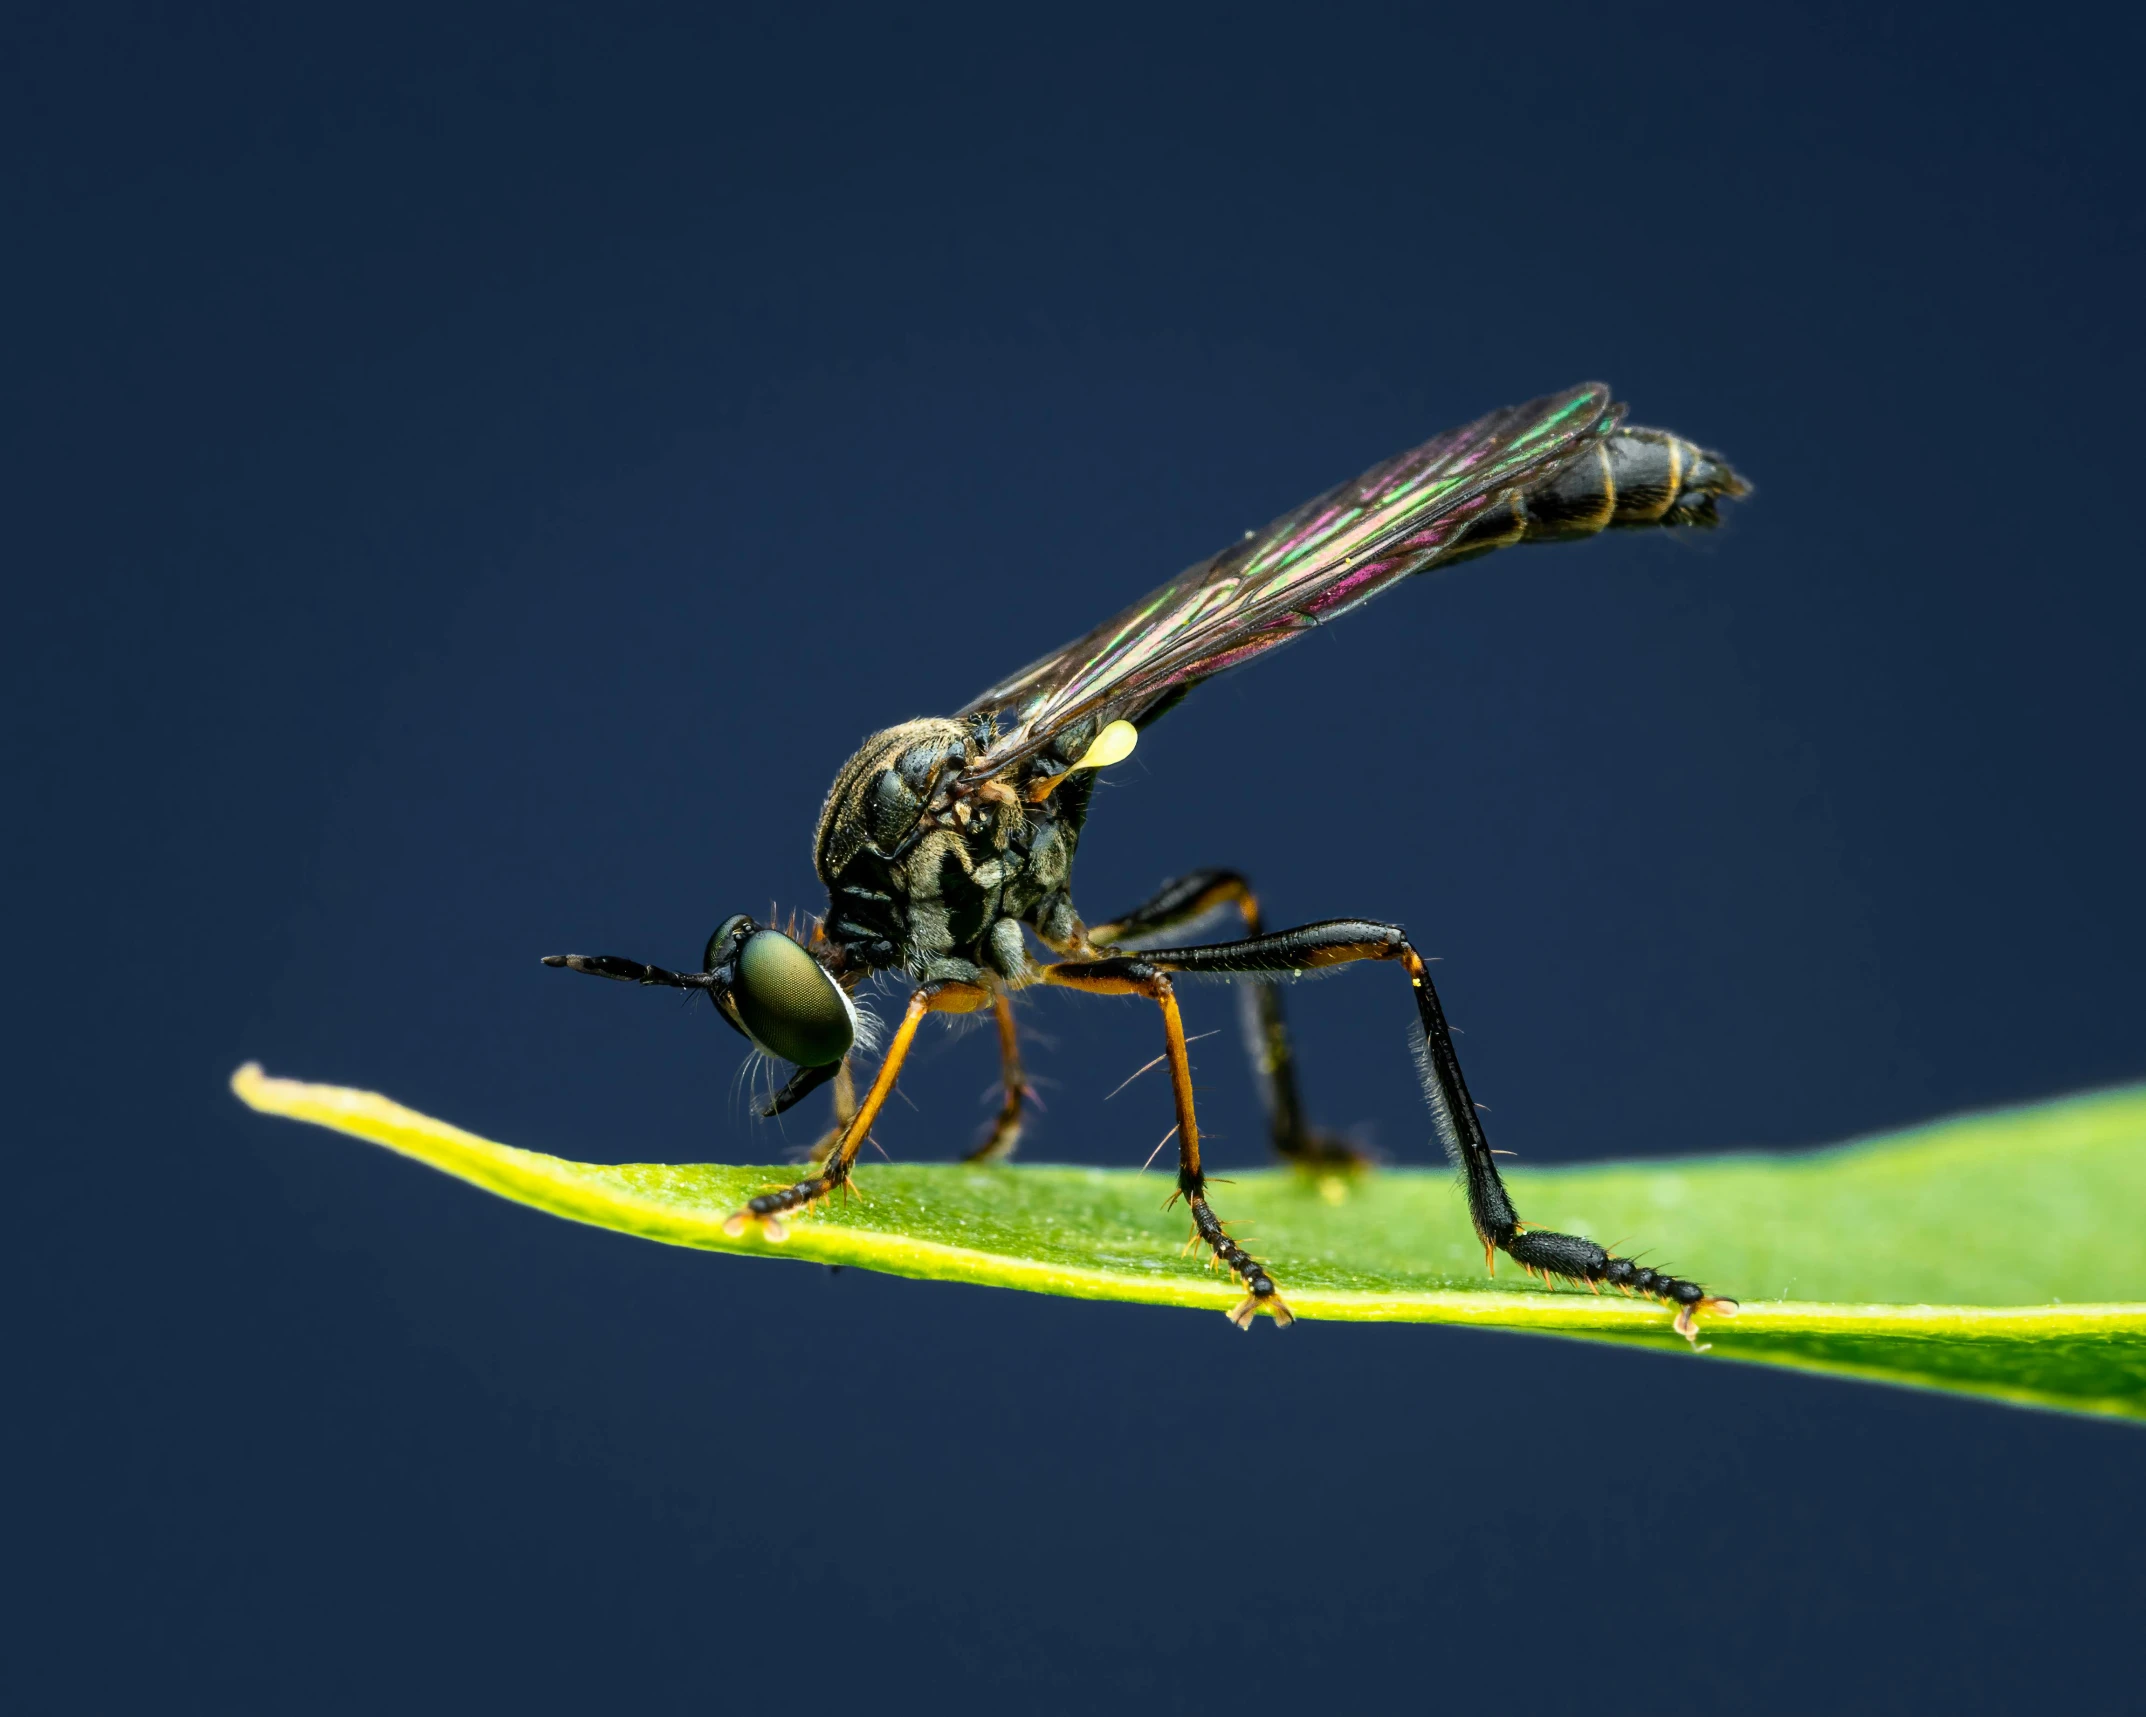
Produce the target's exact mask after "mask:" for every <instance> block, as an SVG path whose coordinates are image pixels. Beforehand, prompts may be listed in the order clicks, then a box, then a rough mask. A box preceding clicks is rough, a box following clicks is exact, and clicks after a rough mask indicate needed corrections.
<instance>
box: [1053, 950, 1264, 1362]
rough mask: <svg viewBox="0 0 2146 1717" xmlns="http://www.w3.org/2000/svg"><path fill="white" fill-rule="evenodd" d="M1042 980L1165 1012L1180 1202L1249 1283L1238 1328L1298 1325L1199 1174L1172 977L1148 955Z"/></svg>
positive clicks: (1069, 968)
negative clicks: (1132, 999)
mask: <svg viewBox="0 0 2146 1717" xmlns="http://www.w3.org/2000/svg"><path fill="white" fill-rule="evenodd" d="M1043 981H1044V982H1045V983H1047V984H1060V985H1063V986H1064V987H1065V988H1067V989H1072V990H1083V991H1085V992H1087V993H1088V994H1089V995H1092V996H1146V997H1148V998H1149V999H1150V1000H1152V1001H1154V1002H1156V1003H1157V1004H1159V1005H1160V1006H1161V1008H1162V1033H1163V1049H1164V1051H1165V1053H1166V1054H1167V1055H1168V1057H1169V1062H1170V1094H1171V1096H1172V1098H1173V1099H1174V1100H1175V1102H1176V1104H1177V1194H1176V1197H1173V1198H1172V1200H1171V1202H1172V1203H1173V1204H1174V1203H1176V1201H1177V1198H1182V1199H1184V1201H1185V1205H1186V1208H1188V1209H1189V1210H1190V1211H1191V1212H1192V1231H1193V1233H1194V1234H1195V1235H1197V1236H1198V1237H1199V1238H1200V1239H1201V1240H1203V1241H1205V1242H1206V1243H1207V1245H1208V1246H1209V1248H1210V1249H1212V1251H1213V1252H1214V1255H1215V1256H1216V1257H1217V1258H1219V1259H1220V1260H1221V1261H1222V1262H1223V1263H1225V1264H1227V1265H1228V1266H1229V1268H1230V1270H1231V1273H1232V1274H1234V1275H1235V1276H1236V1277H1237V1278H1238V1280H1240V1281H1241V1282H1243V1283H1244V1286H1245V1297H1244V1300H1243V1303H1242V1304H1240V1305H1239V1306H1237V1307H1236V1309H1235V1310H1233V1311H1232V1312H1231V1313H1230V1314H1229V1319H1230V1322H1231V1323H1233V1324H1235V1325H1236V1326H1237V1327H1238V1328H1239V1329H1250V1328H1251V1327H1252V1318H1253V1316H1254V1314H1255V1313H1257V1312H1259V1311H1261V1310H1262V1309H1264V1310H1265V1311H1266V1312H1268V1313H1269V1314H1270V1315H1271V1316H1272V1317H1273V1319H1274V1321H1275V1322H1276V1323H1278V1324H1290V1323H1294V1322H1295V1321H1296V1320H1295V1318H1294V1316H1293V1315H1292V1314H1291V1312H1290V1310H1289V1307H1288V1306H1287V1305H1286V1304H1285V1303H1284V1302H1283V1299H1282V1296H1281V1295H1280V1294H1279V1293H1278V1292H1276V1291H1275V1286H1274V1278H1273V1277H1272V1276H1270V1275H1268V1274H1267V1272H1266V1271H1265V1270H1264V1269H1263V1268H1262V1267H1261V1265H1260V1263H1259V1260H1258V1259H1256V1258H1254V1257H1253V1256H1252V1255H1251V1253H1249V1252H1247V1251H1246V1250H1245V1249H1244V1248H1243V1247H1242V1246H1240V1245H1238V1244H1237V1242H1236V1241H1234V1240H1232V1239H1231V1238H1230V1237H1229V1232H1228V1230H1227V1229H1225V1228H1224V1227H1223V1226H1222V1220H1221V1218H1220V1217H1218V1216H1216V1215H1215V1213H1214V1211H1213V1209H1212V1208H1210V1207H1209V1205H1208V1202H1207V1177H1206V1176H1205V1175H1204V1174H1203V1173H1201V1171H1200V1123H1199V1120H1198V1118H1197V1117H1196V1116H1195V1115H1194V1114H1193V1107H1192V1062H1191V1060H1190V1058H1189V1057H1188V1056H1187V1055H1186V1054H1185V1024H1184V1021H1183V1020H1182V1019H1181V1018H1180V1017H1179V1015H1178V1011H1177V995H1176V992H1175V991H1174V990H1173V989H1172V988H1171V985H1170V979H1169V975H1168V974H1167V973H1164V972H1159V971H1157V970H1156V969H1155V968H1154V967H1153V966H1152V965H1149V964H1148V963H1147V960H1146V957H1145V956H1143V955H1137V954H1136V955H1128V956H1125V957H1123V958H1119V959H1109V960H1068V961H1065V962H1063V963H1061V964H1059V965H1055V966H1046V967H1044V968H1043Z"/></svg>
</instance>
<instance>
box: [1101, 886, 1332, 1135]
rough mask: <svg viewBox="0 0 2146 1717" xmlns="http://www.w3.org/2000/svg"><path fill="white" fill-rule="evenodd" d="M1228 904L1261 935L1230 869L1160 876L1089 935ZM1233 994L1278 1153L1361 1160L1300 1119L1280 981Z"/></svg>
mask: <svg viewBox="0 0 2146 1717" xmlns="http://www.w3.org/2000/svg"><path fill="white" fill-rule="evenodd" d="M1232 906H1234V907H1235V908H1236V909H1237V912H1238V914H1239V916H1240V917H1242V919H1243V920H1244V928H1245V934H1246V935H1248V936H1254V937H1256V936H1258V935H1259V933H1260V922H1259V897H1258V896H1257V895H1255V894H1254V893H1253V892H1252V885H1251V884H1250V883H1249V882H1247V881H1246V880H1245V879H1244V877H1243V876H1241V875H1240V874H1239V873H1237V872H1236V871H1233V870H1196V871H1192V872H1189V873H1188V874H1186V875H1184V876H1180V877H1174V878H1172V879H1171V880H1170V881H1168V882H1166V883H1164V884H1163V885H1162V887H1161V888H1159V889H1157V890H1156V891H1155V896H1154V898H1153V899H1151V900H1147V901H1143V902H1142V903H1141V904H1140V905H1138V906H1136V907H1134V908H1133V909H1132V911H1130V912H1128V913H1126V914H1125V915H1124V916H1123V917H1120V918H1114V919H1112V920H1111V921H1110V922H1109V923H1107V924H1103V925H1099V926H1097V927H1096V928H1094V929H1091V930H1090V931H1089V932H1088V939H1089V940H1090V941H1091V942H1094V943H1096V944H1098V945H1100V946H1106V947H1107V946H1111V945H1114V944H1117V943H1123V942H1137V941H1140V940H1142V939H1144V938H1146V937H1149V936H1155V935H1160V934H1161V933H1162V932H1163V931H1165V930H1174V929H1176V928H1177V927H1178V926H1179V925H1181V924H1191V923H1194V922H1196V921H1198V920H1199V919H1202V918H1205V917H1207V916H1208V915H1209V914H1210V913H1213V912H1216V911H1219V910H1221V909H1223V908H1226V907H1232ZM1237 994H1238V997H1239V1001H1240V1005H1241V1006H1242V1008H1243V1010H1244V1019H1243V1024H1244V1041H1245V1051H1246V1053H1247V1054H1248V1055H1249V1056H1250V1057H1251V1060H1252V1070H1253V1072H1254V1073H1255V1074H1256V1075H1257V1076H1258V1079H1259V1095H1260V1100H1261V1101H1262V1102H1263V1103H1264V1104H1265V1105H1266V1110H1267V1129H1268V1134H1269V1136H1270V1137H1271V1138H1272V1140H1273V1142H1274V1149H1275V1153H1276V1154H1277V1155H1278V1156H1280V1157H1281V1158H1282V1159H1283V1160H1284V1161H1285V1162H1292V1163H1296V1164H1299V1165H1300V1166H1302V1167H1305V1168H1315V1169H1335V1168H1361V1167H1362V1166H1363V1164H1364V1161H1365V1159H1364V1155H1363V1153H1362V1152H1361V1151H1358V1150H1356V1149H1355V1148H1354V1147H1353V1146H1351V1145H1350V1144H1349V1143H1348V1142H1347V1141H1346V1140H1343V1139H1339V1138H1336V1137H1335V1136H1334V1135H1333V1134H1331V1133H1322V1132H1319V1131H1317V1130H1316V1129H1315V1128H1313V1127H1312V1125H1311V1123H1310V1122H1309V1121H1307V1120H1306V1119H1305V1116H1304V1103H1303V1099H1302V1098H1301V1097H1300V1096H1299V1095H1298V1093H1297V1063H1296V1052H1295V1049H1294V1047H1293V1046H1292V1044H1291V1043H1290V1039H1289V1022H1288V1020H1287V1019H1286V1018H1285V1017H1284V1015H1283V1011H1282V987H1281V985H1280V984H1274V983H1251V984H1244V985H1241V986H1239V988H1238V991H1237Z"/></svg>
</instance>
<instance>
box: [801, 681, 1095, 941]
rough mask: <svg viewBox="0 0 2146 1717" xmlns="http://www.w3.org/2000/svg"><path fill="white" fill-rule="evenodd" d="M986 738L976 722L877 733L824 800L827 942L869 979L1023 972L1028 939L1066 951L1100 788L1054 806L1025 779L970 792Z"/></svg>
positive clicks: (915, 724) (1066, 790) (1085, 788)
mask: <svg viewBox="0 0 2146 1717" xmlns="http://www.w3.org/2000/svg"><path fill="white" fill-rule="evenodd" d="M988 738H989V728H988V725H987V724H986V723H984V722H980V721H969V722H963V721H954V720H951V719H947V718H943V717H932V718H926V719H924V720H920V721H908V722H904V723H902V725H901V726H899V727H890V728H888V729H886V730H885V731H884V732H882V733H875V734H873V735H872V737H871V738H870V739H868V740H866V741H865V742H864V744H863V746H862V747H860V748H859V750H858V752H857V754H856V756H854V757H852V758H851V759H850V760H849V762H847V763H846V764H844V765H843V766H842V771H841V773H840V774H838V775H837V776H836V777H835V782H834V786H833V787H831V788H830V789H829V790H828V794H827V803H826V805H825V806H824V807H823V808H822V810H821V812H820V826H819V831H818V833H817V835H815V837H814V840H813V858H814V863H815V864H816V866H817V867H818V870H819V873H820V880H821V881H822V882H824V883H825V884H826V885H827V892H828V896H829V907H828V915H827V935H828V937H829V938H830V940H832V941H834V942H835V943H837V944H838V945H840V946H841V948H842V949H843V950H844V951H845V952H846V953H847V955H848V956H849V957H850V958H851V959H853V960H855V961H857V962H858V963H860V964H862V965H865V966H874V967H899V968H902V969H904V970H906V971H908V972H909V973H910V974H911V975H912V976H913V977H915V978H918V979H919V980H928V979H933V978H971V979H972V978H974V977H976V976H977V974H978V972H979V970H980V969H985V968H988V969H989V970H992V971H996V972H999V973H1001V974H1003V975H1005V976H1007V977H1019V976H1021V975H1022V974H1023V973H1024V972H1025V971H1026V969H1027V966H1028V956H1027V954H1026V952H1025V950H1024V944H1023V940H1022V934H1021V926H1022V925H1023V924H1027V925H1030V926H1032V927H1033V928H1034V929H1035V930H1036V931H1037V932H1038V934H1039V935H1041V936H1042V937H1043V938H1044V940H1045V941H1047V942H1059V941H1063V940H1064V939H1065V938H1066V937H1067V935H1068V934H1070V932H1071V930H1072V928H1073V926H1074V924H1075V923H1076V922H1077V920H1076V919H1075V917H1074V913H1073V903H1072V899H1071V896H1070V894H1069V892H1068V883H1069V879H1070V877H1071V874H1072V868H1073V853H1074V849H1075V847H1076V846H1077V844H1078V842H1079V839H1080V827H1081V822H1082V820H1083V819H1084V818H1085V816H1086V815H1087V810H1088V797H1089V794H1090V793H1091V792H1092V791H1093V787H1094V779H1095V778H1094V776H1093V775H1091V774H1078V775H1071V776H1065V777H1063V778H1062V779H1060V780H1059V782H1058V785H1057V786H1056V787H1055V789H1054V790H1052V791H1051V792H1050V793H1049V794H1048V795H1047V796H1046V797H1045V798H1044V800H1043V801H1042V802H1041V803H1040V804H1038V803H1030V802H1028V800H1027V798H1026V793H1027V791H1028V786H1029V778H1035V779H1041V778H1044V771H1046V770H1048V769H1049V767H1050V765H1049V760H1048V759H1046V760H1043V761H1042V762H1041V763H1040V764H1039V765H1038V766H1037V767H1033V768H1031V769H1028V770H1026V771H1023V775H1022V778H1013V777H1009V778H1007V779H1006V780H1004V781H1003V782H1000V781H998V780H994V781H992V782H989V783H985V784H984V785H983V786H982V787H981V788H978V787H977V786H975V785H973V784H972V785H971V787H969V788H968V789H963V788H962V787H961V786H960V785H959V783H960V778H961V775H962V772H963V770H964V769H965V768H966V767H968V766H969V765H970V764H971V763H972V762H974V760H975V759H976V758H977V757H978V756H979V755H981V753H982V750H983V746H984V744H985V743H986V742H987V740H988Z"/></svg>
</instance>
